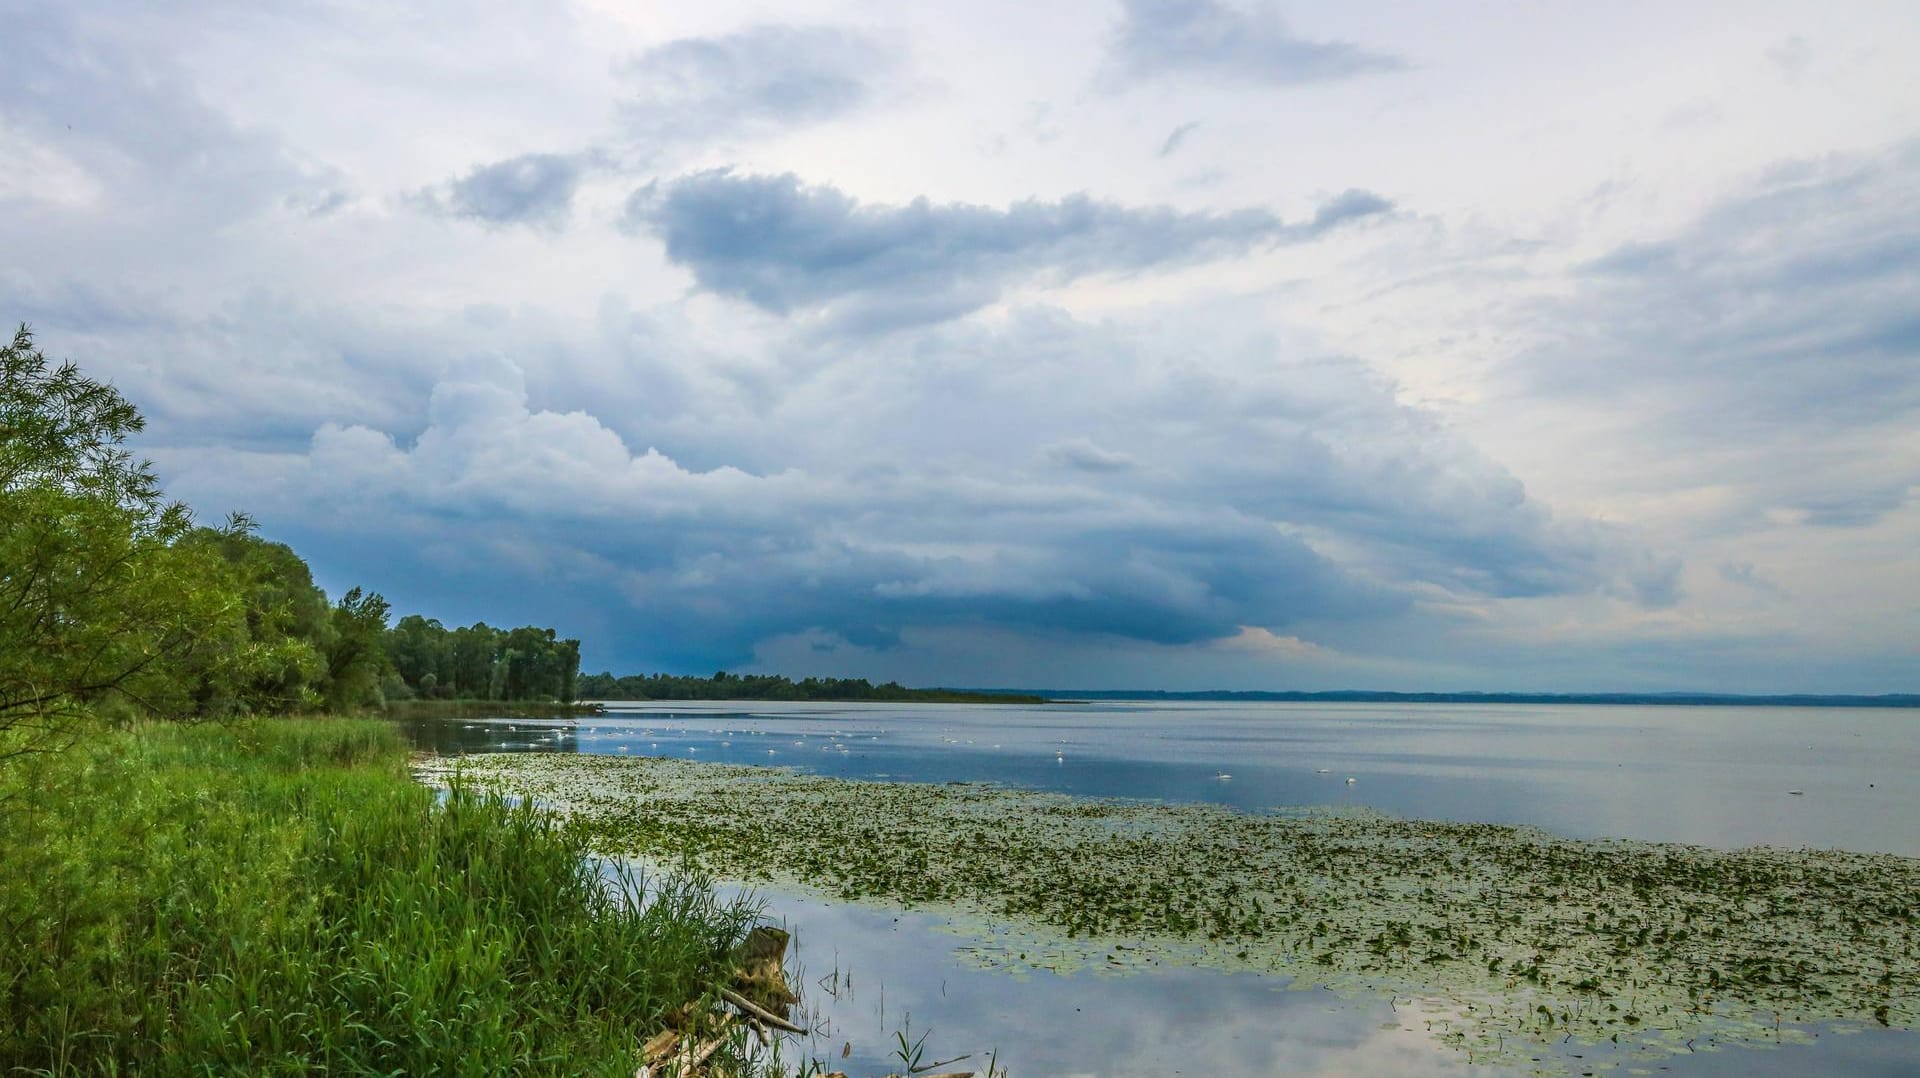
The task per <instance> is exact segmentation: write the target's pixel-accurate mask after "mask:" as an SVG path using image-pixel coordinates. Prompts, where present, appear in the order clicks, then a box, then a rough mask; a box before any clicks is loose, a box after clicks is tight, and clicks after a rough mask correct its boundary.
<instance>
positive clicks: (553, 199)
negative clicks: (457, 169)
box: [414, 153, 583, 228]
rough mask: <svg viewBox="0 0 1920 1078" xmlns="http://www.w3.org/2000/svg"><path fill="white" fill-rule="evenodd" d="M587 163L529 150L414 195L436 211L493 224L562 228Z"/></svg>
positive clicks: (428, 207) (571, 157) (421, 204)
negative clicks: (526, 152)
mask: <svg viewBox="0 0 1920 1078" xmlns="http://www.w3.org/2000/svg"><path fill="white" fill-rule="evenodd" d="M582 172H583V166H582V163H581V161H580V159H579V158H577V157H573V156H567V155H562V154H551V153H529V154H522V155H520V156H519V157H512V158H508V159H507V160H505V161H496V162H494V163H492V164H488V165H478V166H475V167H474V169H473V170H472V171H471V172H469V173H467V174H466V175H465V176H462V177H461V178H459V179H457V180H451V181H448V182H447V183H445V184H442V185H440V186H439V187H435V188H429V189H427V190H425V191H421V192H419V193H418V194H417V195H415V196H414V201H415V202H416V204H418V205H420V206H421V207H422V208H424V209H427V210H428V211H430V212H434V213H441V214H445V215H447V216H450V217H459V218H464V219H467V220H472V221H478V222H480V223H482V224H487V225H512V224H525V225H534V226H537V227H543V228H558V227H559V226H561V225H563V224H565V223H566V220H567V216H568V214H569V213H570V212H571V211H572V209H573V195H574V191H575V190H576V189H577V188H578V187H579V186H580V177H581V174H582Z"/></svg>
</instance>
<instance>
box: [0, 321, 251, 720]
mask: <svg viewBox="0 0 1920 1078" xmlns="http://www.w3.org/2000/svg"><path fill="white" fill-rule="evenodd" d="M144 426H145V421H144V420H143V419H142V418H141V416H140V413H139V411H138V410H137V409H135V408H134V407H133V405H132V404H130V403H129V402H128V401H127V400H126V398H124V397H122V396H121V395H120V393H119V391H118V390H116V389H114V387H113V386H111V385H109V384H107V383H104V382H99V381H95V380H93V379H91V378H87V377H85V376H83V375H82V374H81V373H80V371H79V368H77V367H76V366H74V365H73V364H72V363H63V364H60V365H59V366H58V367H53V366H51V365H50V364H49V363H48V362H47V358H46V356H45V355H44V354H42V353H41V352H40V351H39V350H38V349H37V348H35V347H34V344H33V337H32V334H31V333H30V332H29V331H28V330H27V328H26V327H25V326H21V327H20V329H19V331H18V332H16V333H15V334H14V337H13V341H12V343H11V344H9V345H7V346H6V347H4V348H0V732H7V731H12V734H11V736H10V739H9V740H8V741H7V742H6V743H5V744H4V745H0V753H7V752H13V751H22V750H25V749H30V748H35V747H40V746H42V745H43V744H44V743H45V741H46V740H47V739H49V738H57V737H58V736H59V735H60V734H62V733H64V732H65V731H66V730H67V729H69V727H70V726H71V724H72V722H73V721H74V720H75V719H77V718H78V717H80V716H81V715H83V714H85V713H86V712H87V711H88V710H89V709H90V707H91V705H94V704H96V703H98V702H100V701H103V700H106V699H109V698H111V697H114V696H119V697H123V698H127V699H131V700H134V701H137V702H138V703H140V704H142V705H144V706H145V707H147V708H148V709H150V710H152V711H155V712H158V713H161V714H169V713H180V712H184V711H186V710H188V709H190V707H191V698H190V694H188V693H186V692H185V688H186V686H185V685H184V684H183V683H182V682H181V679H180V677H179V668H180V663H181V662H182V661H183V660H186V659H188V658H189V657H191V656H192V655H193V654H195V653H196V652H197V651H200V650H202V649H204V648H206V647H208V646H209V644H210V642H211V641H214V640H216V639H218V637H219V636H220V635H221V627H222V626H227V627H229V628H230V627H231V626H232V624H233V619H235V618H237V617H238V616H239V606H238V603H237V602H236V601H235V596H233V595H232V594H231V593H229V592H226V591H225V590H223V589H222V588H220V587H219V586H218V580H219V577H218V574H217V573H215V572H212V571H211V570H212V566H211V564H210V562H209V561H208V559H207V558H206V557H204V555H203V554H202V553H200V552H196V551H193V550H190V549H183V548H179V547H177V546H176V541H177V540H179V539H180V538H181V537H182V536H183V535H185V534H186V532H187V531H188V529H189V528H190V527H191V523H192V522H191V517H190V516H189V514H188V512H187V509H186V507H185V506H182V505H180V504H178V503H174V502H167V501H165V500H164V498H163V496H162V494H161V492H160V485H159V482H158V480H157V479H156V478H155V477H154V474H153V470H152V465H151V464H150V463H148V462H146V461H140V460H136V459H135V458H134V457H133V456H132V455H131V454H130V453H128V452H127V451H126V450H125V449H124V448H123V446H124V443H125V441H126V438H127V437H128V436H129V435H132V434H136V433H138V432H139V431H140V430H142V429H143V428H144Z"/></svg>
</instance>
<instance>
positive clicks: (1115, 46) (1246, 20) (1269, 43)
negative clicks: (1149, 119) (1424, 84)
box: [1108, 0, 1407, 86]
mask: <svg viewBox="0 0 1920 1078" xmlns="http://www.w3.org/2000/svg"><path fill="white" fill-rule="evenodd" d="M1120 8H1121V17H1120V22H1119V25H1118V26H1117V27H1116V28H1115V30H1114V34H1113V40H1112V43H1111V45H1110V46H1109V55H1108V62H1109V65H1110V66H1109V80H1110V81H1111V82H1114V83H1116V84H1127V83H1132V82H1139V81H1144V80H1148V79H1156V78H1162V77H1169V76H1197V77H1205V78H1214V79H1220V80H1223V81H1231V82H1239V83H1255V84H1261V85H1267V86H1295V85H1300V84H1302V83H1312V82H1331V81H1334V80H1336V79H1345V78H1352V77H1353V76H1356V75H1365V74H1370V73H1373V72H1380V71H1397V70H1400V69H1402V68H1404V67H1406V66H1407V64H1406V61H1405V60H1403V59H1401V58H1400V57H1397V56H1392V55H1389V54H1386V53H1379V52H1372V51H1369V50H1367V49H1363V48H1361V47H1360V46H1358V45H1355V44H1352V43H1351V42H1346V41H1310V40H1307V39H1306V38H1302V37H1298V36H1296V35H1295V34H1294V33H1293V31H1292V29H1290V28H1289V27H1288V26H1287V23H1286V20H1285V19H1283V18H1281V17H1280V15H1279V14H1278V13H1277V12H1276V11H1274V10H1272V9H1271V8H1270V7H1267V6H1265V5H1264V4H1263V5H1260V6H1256V7H1252V8H1250V9H1244V8H1239V7H1234V6H1231V5H1230V4H1227V3H1222V2H1220V0H1121V4H1120Z"/></svg>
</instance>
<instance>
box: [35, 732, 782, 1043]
mask: <svg viewBox="0 0 1920 1078" xmlns="http://www.w3.org/2000/svg"><path fill="white" fill-rule="evenodd" d="M593 865H594V862H593V861H592V860H591V859H590V856H589V853H588V851H587V850H586V848H585V847H584V845H583V843H582V841H581V840H580V839H579V838H578V837H576V836H575V835H574V834H572V833H570V832H569V831H567V830H564V829H556V828H554V827H553V826H551V823H550V819H549V818H548V817H547V816H546V815H545V814H544V813H542V812H540V811H539V810H536V809H533V808H530V807H525V806H515V805H512V804H510V803H508V802H506V801H504V800H502V799H500V798H499V797H496V796H492V795H486V794H480V793H476V792H473V791H471V790H465V789H459V788H456V789H455V790H454V791H452V792H451V793H450V794H448V795H446V796H445V797H444V800H438V801H437V800H436V795H435V794H434V793H433V792H432V791H429V790H426V789H424V788H422V787H420V786H418V785H417V784H415V783H413V782H412V781H411V780H410V779H409V778H408V776H407V772H406V749H405V747H404V746H403V745H402V744H401V742H400V740H399V738H398V737H397V735H396V734H395V733H394V731H393V729H392V728H391V727H390V726H388V725H387V724H385V723H381V722H378V721H371V720H364V721H363V720H332V719H329V720H306V721H278V722H261V723H257V724H249V725H243V726H236V727H231V728H225V727H211V726H203V727H191V728H187V727H168V726H144V727H139V728H135V729H132V730H127V731H118V732H109V731H102V732H100V733H98V734H96V735H94V736H91V737H89V738H87V739H85V740H84V741H83V742H82V743H81V744H80V745H79V746H78V747H76V748H74V749H72V750H70V751H67V752H64V753H58V754H43V755H39V756H33V757H26V758H20V759H16V760H14V761H12V762H11V763H9V764H7V765H5V766H0V1073H54V1074H73V1073H78V1074H113V1073H126V1072H133V1071H138V1072H141V1073H148V1074H207V1073H230V1072H235V1071H246V1072H251V1073H318V1072H325V1073H329V1074H376V1073H378V1074H392V1073H397V1072H407V1073H460V1074H482V1073H507V1072H512V1073H555V1074H559V1073H565V1074H594V1073H606V1074H612V1073H620V1074H632V1073H633V1071H634V1067H635V1051H636V1048H637V1046H638V1044H639V1043H640V1042H641V1041H643V1040H644V1039H645V1038H646V1037H647V1036H648V1035H649V1034H651V1033H652V1032H654V1031H655V1030H657V1029H659V1028H660V1027H661V1024H662V1020H663V1018H664V1016H665V1015H666V1014H667V1012H669V1011H670V1010H672V1009H674V1008H676V1007H679V1006H681V1005H682V1004H683V1003H685V1002H687V1001H688V1000H690V999H694V998H697V997H699V996H701V995H702V994H703V993H704V992H706V991H707V990H708V986H710V985H712V984H714V983H716V982H717V981H720V980H722V979H723V978H724V976H725V974H726V972H727V965H728V961H727V954H728V951H729V949H730V948H731V946H732V945H733V944H734V943H735V942H736V941H737V940H738V938H739V937H740V936H741V934H742V933H743V932H744V931H745V929H746V927H747V926H748V925H749V923H750V922H751V920H752V918H753V914H754V910H753V909H751V908H749V907H748V906H746V905H744V904H731V905H722V904H719V903H717V902H716V901H715V899H714V898H713V897H712V892H711V891H710V890H709V889H708V888H707V887H706V886H705V884H704V883H703V882H702V881H700V880H698V879H691V878H677V879H669V880H662V881H649V882H648V885H647V886H646V887H644V889H643V888H642V886H641V884H640V882H639V881H636V880H633V879H625V880H616V881H614V883H613V884H612V885H611V886H610V885H609V884H608V882H607V881H606V880H605V879H603V877H602V876H601V875H600V874H599V873H598V872H597V871H596V870H595V868H594V867H593ZM642 890H644V895H642V894H641V893H640V892H641V891H642ZM642 899H644V900H642Z"/></svg>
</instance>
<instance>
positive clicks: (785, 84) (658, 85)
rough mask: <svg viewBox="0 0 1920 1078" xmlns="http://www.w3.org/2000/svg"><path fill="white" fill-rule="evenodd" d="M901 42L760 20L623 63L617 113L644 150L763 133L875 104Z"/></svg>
mask: <svg viewBox="0 0 1920 1078" xmlns="http://www.w3.org/2000/svg"><path fill="white" fill-rule="evenodd" d="M897 53H898V49H897V48H895V47H891V46H889V45H887V44H885V43H883V42H882V41H881V40H880V39H878V38H876V37H874V36H873V35H870V34H868V33H865V32H863V31H861V30H858V29H854V28H851V27H838V26H788V25H777V24H776V25H763V26H754V27H749V28H747V29H744V30H739V31H736V32H734V33H730V34H721V35H716V36H712V37H690V38H681V39H678V40H674V41H669V42H666V43H665V44H662V45H657V46H655V47H653V48H651V49H648V50H646V51H645V52H642V53H640V54H639V55H637V56H634V57H632V58H631V59H630V60H628V61H626V62H625V63H623V64H621V65H620V69H619V73H620V75H621V77H622V78H623V79H624V80H625V82H626V83H627V85H628V87H629V93H630V96H629V97H628V98H627V99H626V100H625V101H623V102H622V103H621V106H620V117H621V121H622V123H623V125H624V126H625V129H626V132H627V134H628V137H630V138H631V139H632V140H634V142H635V144H636V147H637V149H638V150H639V151H640V152H641V153H643V154H653V153H659V152H663V151H665V150H666V149H669V148H672V147H674V146H677V145H681V144H685V143H690V142H700V143H707V142H712V141H715V140H724V139H727V138H732V137H736V136H746V135H762V134H767V133H771V132H778V131H784V130H789V129H792V128H794V127H799V126H803V125H809V124H817V123H823V122H826V121H829V120H833V119H835V118H838V117H841V116H845V115H847V114H849V113H852V112H854V111H856V110H858V109H860V108H863V107H865V106H867V105H868V104H870V103H872V102H873V101H874V100H875V98H876V96H877V95H878V93H879V91H880V89H881V88H882V87H884V86H886V85H887V83H888V81H889V79H890V77H891V76H892V74H893V72H894V71H895V69H896V67H897V66H898V65H897V61H896V56H897Z"/></svg>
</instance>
